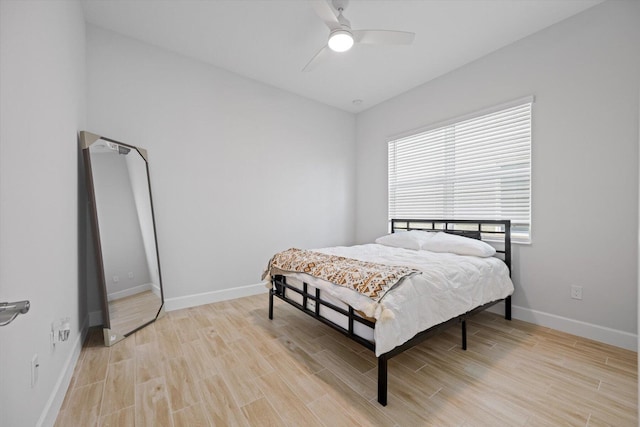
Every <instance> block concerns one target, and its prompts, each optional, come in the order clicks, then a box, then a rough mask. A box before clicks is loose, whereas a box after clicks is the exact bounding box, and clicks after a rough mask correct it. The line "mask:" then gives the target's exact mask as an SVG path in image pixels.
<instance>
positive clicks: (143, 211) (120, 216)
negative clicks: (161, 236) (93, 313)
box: [80, 131, 164, 346]
mask: <svg viewBox="0 0 640 427" xmlns="http://www.w3.org/2000/svg"><path fill="white" fill-rule="evenodd" d="M80 148H81V150H82V153H83V158H84V165H85V173H86V178H87V189H88V193H89V194H88V196H89V204H90V210H91V217H92V229H93V236H94V243H95V252H96V258H97V259H96V262H97V270H98V282H99V285H100V288H101V293H102V312H103V322H104V325H103V328H104V329H103V330H104V342H105V345H107V346H111V345H113V344H115V343H117V342H119V341H121V340H122V339H124V338H125V337H127V336H129V335H131V334H132V333H134V332H135V331H137V330H139V329H140V328H143V327H145V326H147V325H149V324H150V323H152V322H154V321H155V320H156V319H157V318H158V317H159V316H162V315H163V314H164V297H163V291H162V279H161V274H160V259H159V256H158V244H157V237H156V224H155V219H154V215H153V202H152V198H151V184H150V180H149V162H148V155H147V152H146V150H144V149H142V148H140V147H136V146H134V145H129V144H125V143H122V142H118V141H115V140H112V139H109V138H105V137H103V136H99V135H95V134H93V133H90V132H86V131H83V132H80Z"/></svg>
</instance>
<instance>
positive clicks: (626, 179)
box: [356, 1, 640, 349]
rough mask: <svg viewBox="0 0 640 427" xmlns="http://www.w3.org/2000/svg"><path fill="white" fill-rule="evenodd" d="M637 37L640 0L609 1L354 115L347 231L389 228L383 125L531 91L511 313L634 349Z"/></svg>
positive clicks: (368, 234) (364, 235)
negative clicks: (527, 235)
mask: <svg viewBox="0 0 640 427" xmlns="http://www.w3.org/2000/svg"><path fill="white" fill-rule="evenodd" d="M639 46H640V2H627V1H609V2H605V3H603V4H602V5H599V6H597V7H594V8H592V9H589V10H587V11H585V12H583V13H581V14H579V15H577V16H575V17H573V18H570V19H568V20H566V21H563V22H561V23H559V24H556V25H554V26H552V27H549V28H548V29H546V30H544V31H541V32H539V33H537V34H534V35H532V36H530V37H528V38H525V39H523V40H521V41H519V42H517V43H514V44H512V45H509V46H507V47H505V48H503V49H501V50H499V51H497V52H495V53H493V54H491V55H488V56H486V57H483V58H481V59H479V60H477V61H475V62H473V63H471V64H468V65H466V66H464V67H462V68H460V69H458V70H456V71H453V72H451V73H449V74H447V75H444V76H442V77H440V78H438V79H436V80H434V81H432V82H430V83H427V84H425V85H423V86H420V87H418V88H416V89H414V90H412V91H409V92H407V93H405V94H403V95H401V96H398V97H396V98H394V99H392V100H390V101H387V102H385V103H384V104H381V105H379V106H377V107H374V108H372V109H370V110H368V111H366V112H363V113H361V114H360V115H358V118H357V129H358V132H357V209H356V223H357V235H356V239H357V241H359V242H366V241H370V240H371V239H373V238H375V237H376V236H378V235H381V234H383V233H385V232H386V229H387V222H386V219H387V217H386V215H387V169H386V167H387V145H386V142H387V139H388V137H389V136H392V135H394V134H397V133H400V132H404V131H407V130H410V129H414V128H419V127H422V126H425V125H428V124H430V123H437V122H440V121H442V120H445V119H449V118H453V117H456V116H460V115H463V114H466V113H470V112H473V111H476V110H480V109H482V108H485V107H490V106H493V105H497V104H500V103H502V102H505V101H509V100H513V99H517V98H519V97H522V96H525V95H535V97H536V101H535V104H534V112H533V146H532V156H533V158H532V167H533V172H532V173H533V177H532V185H533V195H532V203H533V207H532V221H533V224H532V240H533V243H532V244H531V245H528V246H523V245H514V252H515V253H514V271H513V273H514V274H513V277H514V282H515V285H516V291H515V295H514V298H513V303H514V305H515V306H516V307H515V309H514V315H515V316H516V317H521V318H523V319H526V320H533V321H536V322H539V323H542V324H545V323H546V324H548V325H549V326H554V327H557V328H559V329H564V330H567V331H569V332H573V333H578V334H583V335H589V336H591V337H592V338H596V339H601V340H605V341H608V342H613V343H615V344H617V345H622V346H626V347H629V348H633V349H635V348H636V336H635V334H636V331H637V322H636V318H637V306H636V301H637V299H636V295H637V288H636V283H637V280H636V279H637V268H636V266H637V262H638V256H637V255H638V254H637V251H638V248H637V244H636V236H637V235H638V233H637V231H638V144H637V141H638V96H637V94H638V88H639V83H640V49H639V48H638V47H639ZM570 285H581V286H583V287H584V299H583V300H582V301H578V300H572V299H570V297H569V286H570ZM583 322H586V324H585V323H583Z"/></svg>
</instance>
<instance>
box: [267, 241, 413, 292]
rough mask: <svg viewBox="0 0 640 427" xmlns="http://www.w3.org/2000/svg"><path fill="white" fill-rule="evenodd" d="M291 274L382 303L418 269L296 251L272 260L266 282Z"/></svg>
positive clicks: (279, 254) (278, 255) (286, 252)
mask: <svg viewBox="0 0 640 427" xmlns="http://www.w3.org/2000/svg"><path fill="white" fill-rule="evenodd" d="M287 272H289V273H291V272H295V273H306V274H309V275H311V276H313V277H317V278H319V279H323V280H326V281H328V282H331V283H333V284H335V285H339V286H343V287H346V288H350V289H354V290H356V291H358V292H360V293H361V294H363V295H366V296H368V297H369V298H371V299H373V300H374V301H376V302H379V301H380V299H382V297H383V296H384V295H385V294H386V293H387V291H389V290H390V289H391V288H392V287H393V286H394V285H395V284H397V283H398V282H400V281H401V280H402V279H404V278H405V277H407V276H410V275H412V274H415V273H418V270H415V269H412V268H409V267H401V266H394V265H385V264H377V263H373V262H366V261H358V260H356V259H351V258H345V257H341V256H336V255H327V254H323V253H320V252H313V251H305V250H302V249H295V248H292V249H288V250H286V251H284V252H280V253H277V254H276V255H275V256H274V257H273V258H271V261H269V266H268V267H267V270H266V271H265V273H264V274H263V275H262V279H263V280H264V279H265V277H267V276H268V275H274V274H282V273H287Z"/></svg>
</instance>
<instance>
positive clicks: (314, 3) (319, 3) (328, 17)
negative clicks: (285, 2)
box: [309, 0, 341, 30]
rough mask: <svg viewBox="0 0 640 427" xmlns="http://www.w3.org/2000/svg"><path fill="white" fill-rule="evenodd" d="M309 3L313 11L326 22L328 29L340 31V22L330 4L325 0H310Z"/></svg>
mask: <svg viewBox="0 0 640 427" xmlns="http://www.w3.org/2000/svg"><path fill="white" fill-rule="evenodd" d="M309 2H310V3H311V7H313V10H314V11H315V12H316V15H318V16H319V17H320V19H322V20H323V21H324V23H325V24H326V25H327V27H329V28H330V29H331V30H337V29H340V27H341V26H340V22H339V21H338V18H337V17H336V14H335V13H334V12H333V9H332V8H331V6H329V3H327V2H326V1H325V0H309Z"/></svg>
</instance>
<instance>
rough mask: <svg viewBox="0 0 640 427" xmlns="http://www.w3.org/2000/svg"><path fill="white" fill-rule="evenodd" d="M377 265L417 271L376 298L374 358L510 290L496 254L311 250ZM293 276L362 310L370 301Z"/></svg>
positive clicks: (369, 246) (361, 248)
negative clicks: (492, 255) (470, 254)
mask: <svg viewBox="0 0 640 427" xmlns="http://www.w3.org/2000/svg"><path fill="white" fill-rule="evenodd" d="M314 250H315V251H317V252H322V253H326V254H331V255H339V256H344V257H348V258H354V259H358V260H362V261H369V262H377V263H381V264H391V265H404V266H409V267H412V268H415V269H417V270H420V271H421V274H416V275H413V276H411V277H408V278H406V279H404V280H403V281H401V282H400V283H399V284H398V285H396V286H395V287H394V288H393V289H392V290H391V291H389V292H388V293H387V294H386V295H385V296H384V297H383V298H382V300H381V301H380V306H379V307H378V310H376V311H375V315H374V317H375V318H376V320H377V321H376V328H375V334H374V338H375V342H376V356H379V355H381V354H383V353H386V352H388V351H390V350H392V349H393V348H394V347H396V346H398V345H400V344H403V343H405V342H406V341H408V340H409V339H410V338H412V337H413V336H414V335H415V334H417V333H418V332H420V331H423V330H425V329H428V328H430V327H432V326H434V325H437V324H439V323H442V322H444V321H446V320H449V319H451V318H453V317H456V316H458V315H460V314H463V313H466V312H467V311H469V310H471V309H473V308H475V307H478V306H480V305H482V304H485V303H488V302H491V301H495V300H499V299H502V298H505V297H507V296H509V295H511V294H512V293H513V283H512V282H511V279H510V278H509V270H508V268H507V266H506V265H505V263H504V262H503V261H502V260H500V259H498V258H479V257H474V256H462V255H455V254H449V253H436V252H429V251H416V250H411V249H401V248H392V247H389V246H383V245H378V244H367V245H359V246H349V247H346V246H338V247H331V248H323V249H314ZM293 276H294V277H297V278H299V279H300V280H304V281H305V282H307V283H308V284H310V285H312V286H315V287H317V288H320V289H321V290H323V291H325V292H327V293H329V294H330V295H331V296H333V297H335V298H337V299H339V300H341V301H343V302H344V303H346V304H349V305H350V306H352V307H353V308H355V309H357V310H362V311H370V308H371V303H372V300H371V299H370V298H368V297H366V296H364V295H361V294H359V293H358V292H356V291H354V290H352V289H347V288H343V287H341V286H336V285H333V284H331V283H329V282H326V281H324V280H320V279H316V278H314V277H311V276H308V275H306V274H300V273H298V274H294V275H293Z"/></svg>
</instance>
